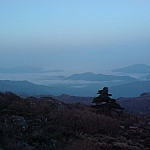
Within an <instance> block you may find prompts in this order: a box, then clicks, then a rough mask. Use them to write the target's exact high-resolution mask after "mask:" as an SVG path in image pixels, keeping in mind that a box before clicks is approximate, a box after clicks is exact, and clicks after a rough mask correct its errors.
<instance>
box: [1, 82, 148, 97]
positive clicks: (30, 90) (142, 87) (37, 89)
mask: <svg viewBox="0 0 150 150" xmlns="http://www.w3.org/2000/svg"><path fill="white" fill-rule="evenodd" d="M102 88H103V86H101V85H100V84H98V83H95V84H89V85H87V86H84V87H82V88H76V87H74V86H72V85H55V86H54V85H53V86H44V85H36V84H33V83H31V82H28V81H9V80H4V81H3V80H0V91H2V92H5V91H11V92H14V93H16V94H18V95H21V96H22V95H27V96H29V95H40V94H45V95H55V96H58V95H61V94H68V95H72V96H81V97H83V96H86V97H87V96H91V97H92V96H96V95H97V94H96V93H97V91H98V90H99V89H102ZM108 88H109V91H110V93H111V94H112V95H113V97H114V98H119V97H137V96H139V95H140V94H141V93H143V92H149V91H150V81H135V82H132V83H127V84H122V85H117V86H111V87H108Z"/></svg>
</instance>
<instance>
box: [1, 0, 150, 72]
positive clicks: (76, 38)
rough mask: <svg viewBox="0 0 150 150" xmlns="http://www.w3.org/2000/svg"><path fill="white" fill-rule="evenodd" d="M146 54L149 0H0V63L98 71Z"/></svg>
mask: <svg viewBox="0 0 150 150" xmlns="http://www.w3.org/2000/svg"><path fill="white" fill-rule="evenodd" d="M149 58H150V0H0V67H14V66H26V65H28V66H29V65H30V66H35V67H48V68H51V69H63V70H65V71H72V72H85V71H93V72H99V73H100V72H102V71H103V70H109V69H114V68H118V67H124V66H128V65H132V64H136V63H144V64H147V65H150V60H149Z"/></svg>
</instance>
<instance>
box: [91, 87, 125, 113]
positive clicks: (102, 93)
mask: <svg viewBox="0 0 150 150" xmlns="http://www.w3.org/2000/svg"><path fill="white" fill-rule="evenodd" d="M97 94H99V96H98V97H95V98H94V99H93V102H92V103H96V108H103V109H107V110H111V109H122V110H123V109H124V108H122V107H121V106H120V105H119V104H118V103H117V102H116V100H115V99H113V98H110V96H112V94H109V93H108V87H104V88H103V89H102V90H98V93H97Z"/></svg>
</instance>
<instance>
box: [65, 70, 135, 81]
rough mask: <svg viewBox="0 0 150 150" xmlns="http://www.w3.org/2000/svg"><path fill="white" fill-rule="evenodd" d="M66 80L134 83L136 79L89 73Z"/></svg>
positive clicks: (72, 76)
mask: <svg viewBox="0 0 150 150" xmlns="http://www.w3.org/2000/svg"><path fill="white" fill-rule="evenodd" d="M66 80H84V81H100V82H101V81H128V82H132V81H136V80H137V79H135V78H132V77H129V76H115V75H105V74H100V73H99V74H94V73H91V72H86V73H81V74H73V75H71V76H69V77H66Z"/></svg>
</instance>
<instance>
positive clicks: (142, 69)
mask: <svg viewBox="0 0 150 150" xmlns="http://www.w3.org/2000/svg"><path fill="white" fill-rule="evenodd" d="M112 71H113V72H122V73H150V66H148V65H145V64H135V65H131V66H128V67H123V68H118V69H114V70H112Z"/></svg>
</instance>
